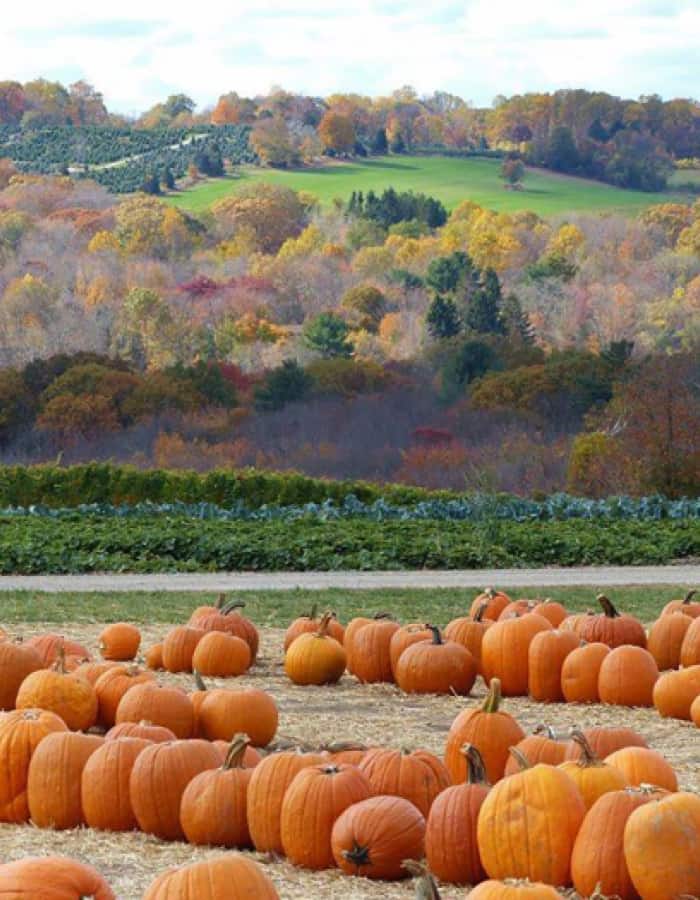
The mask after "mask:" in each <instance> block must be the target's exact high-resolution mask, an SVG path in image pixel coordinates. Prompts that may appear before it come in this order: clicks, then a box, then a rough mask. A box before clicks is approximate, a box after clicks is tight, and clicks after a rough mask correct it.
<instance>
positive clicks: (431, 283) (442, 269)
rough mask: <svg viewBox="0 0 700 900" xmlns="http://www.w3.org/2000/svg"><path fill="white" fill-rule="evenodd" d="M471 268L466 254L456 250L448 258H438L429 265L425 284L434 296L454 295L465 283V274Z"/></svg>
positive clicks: (471, 264)
mask: <svg viewBox="0 0 700 900" xmlns="http://www.w3.org/2000/svg"><path fill="white" fill-rule="evenodd" d="M473 268H474V267H473V263H472V261H471V259H470V258H469V257H468V256H467V254H466V253H463V252H462V251H461V250H456V251H455V252H454V253H451V254H450V255H449V256H438V258H437V259H434V260H433V261H432V262H431V263H430V265H429V266H428V271H427V273H426V276H425V283H426V285H427V286H428V287H429V288H431V289H432V290H433V291H434V292H435V293H436V294H454V293H455V292H456V291H457V289H458V288H459V287H460V286H461V285H463V284H464V283H465V281H466V276H467V274H468V273H470V272H471V271H472V269H473Z"/></svg>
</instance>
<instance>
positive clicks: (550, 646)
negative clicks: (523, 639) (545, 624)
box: [527, 629, 579, 703]
mask: <svg viewBox="0 0 700 900" xmlns="http://www.w3.org/2000/svg"><path fill="white" fill-rule="evenodd" d="M578 645H579V640H578V638H577V637H576V635H575V634H574V633H573V632H572V631H558V630H556V629H555V630H554V631H540V632H539V634H536V635H535V636H534V638H533V639H532V642H531V643H530V647H529V649H528V660H527V672H528V691H529V694H530V696H531V697H532V699H533V700H539V701H542V702H545V703H556V702H559V701H562V700H563V699H564V692H563V691H562V687H561V670H562V667H563V666H564V660H565V659H566V657H567V656H568V655H569V653H571V652H572V651H573V650H576V649H577V648H578Z"/></svg>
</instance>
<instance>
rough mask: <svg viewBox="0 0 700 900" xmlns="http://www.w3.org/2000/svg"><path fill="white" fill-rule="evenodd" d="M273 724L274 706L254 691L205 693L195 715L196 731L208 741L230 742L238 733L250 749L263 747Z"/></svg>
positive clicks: (262, 693)
mask: <svg viewBox="0 0 700 900" xmlns="http://www.w3.org/2000/svg"><path fill="white" fill-rule="evenodd" d="M277 722H278V712H277V704H276V703H275V701H274V700H273V699H272V697H271V696H270V694H266V693H265V691H261V690H258V689H257V688H248V689H246V690H242V691H226V690H221V689H219V690H212V691H207V692H206V695H205V697H204V699H203V700H202V702H201V704H200V706H199V709H198V711H197V724H198V728H199V731H200V733H201V734H202V735H203V736H204V737H205V738H206V739H207V740H209V741H231V740H233V738H234V735H236V734H238V733H239V732H240V733H242V734H247V735H248V737H249V738H250V742H251V744H252V745H253V746H254V747H266V746H267V745H268V744H269V743H270V741H271V740H272V739H273V738H274V736H275V733H276V731H277Z"/></svg>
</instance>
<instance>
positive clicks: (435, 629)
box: [425, 622, 444, 644]
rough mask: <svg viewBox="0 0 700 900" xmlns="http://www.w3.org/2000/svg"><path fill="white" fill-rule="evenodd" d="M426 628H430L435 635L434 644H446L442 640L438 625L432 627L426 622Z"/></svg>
mask: <svg viewBox="0 0 700 900" xmlns="http://www.w3.org/2000/svg"><path fill="white" fill-rule="evenodd" d="M425 627H426V628H428V629H429V630H430V631H432V633H433V644H442V643H444V642H443V640H442V635H441V634H440V629H439V628H438V626H437V625H431V624H430V623H429V622H426V623H425Z"/></svg>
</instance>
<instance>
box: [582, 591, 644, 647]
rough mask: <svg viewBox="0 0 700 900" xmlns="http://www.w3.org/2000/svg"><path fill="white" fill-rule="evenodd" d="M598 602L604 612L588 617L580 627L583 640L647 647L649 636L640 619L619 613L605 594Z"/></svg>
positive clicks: (590, 642)
mask: <svg viewBox="0 0 700 900" xmlns="http://www.w3.org/2000/svg"><path fill="white" fill-rule="evenodd" d="M598 603H599V604H600V605H601V607H602V609H603V612H602V613H601V614H600V615H597V616H588V617H586V619H584V620H583V622H582V623H581V627H580V628H579V629H578V635H579V637H580V638H581V640H582V641H586V643H587V644H592V643H594V642H598V641H599V642H600V643H602V644H607V645H608V647H611V648H615V647H621V646H622V645H623V644H633V645H635V646H637V647H646V645H647V636H646V632H645V631H644V626H643V625H642V623H641V622H640V621H639V619H635V618H634V616H628V615H625V614H624V613H619V612H618V611H617V609H616V608H615V607H614V606H613V604H612V603H611V602H610V600H609V599H608V598H607V597H606V596H605V595H604V594H600V595H599V596H598Z"/></svg>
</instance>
